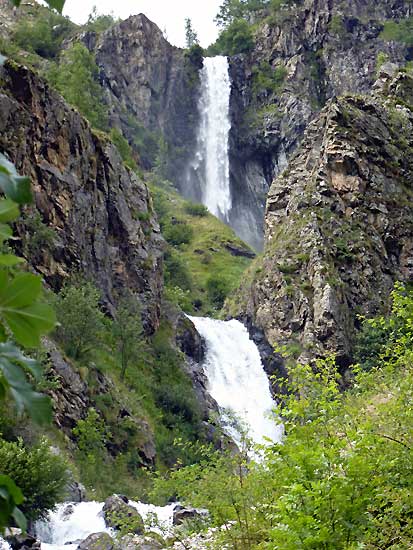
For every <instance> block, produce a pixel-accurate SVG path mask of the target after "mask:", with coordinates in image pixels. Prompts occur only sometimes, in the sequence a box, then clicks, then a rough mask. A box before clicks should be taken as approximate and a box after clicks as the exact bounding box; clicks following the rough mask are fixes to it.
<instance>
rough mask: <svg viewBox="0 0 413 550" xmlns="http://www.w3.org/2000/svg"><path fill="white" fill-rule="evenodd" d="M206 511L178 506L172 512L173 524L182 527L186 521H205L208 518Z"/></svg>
mask: <svg viewBox="0 0 413 550" xmlns="http://www.w3.org/2000/svg"><path fill="white" fill-rule="evenodd" d="M208 515H209V514H208V510H204V509H201V508H185V507H184V506H181V505H180V504H178V505H177V506H175V508H174V511H173V524H174V525H182V524H183V523H184V522H185V521H187V520H194V519H197V520H205V519H207V518H208Z"/></svg>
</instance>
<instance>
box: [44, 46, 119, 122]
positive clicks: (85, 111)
mask: <svg viewBox="0 0 413 550" xmlns="http://www.w3.org/2000/svg"><path fill="white" fill-rule="evenodd" d="M48 78H49V80H50V82H51V84H52V85H53V86H55V87H56V88H57V89H58V90H59V92H60V93H61V94H62V95H63V97H64V98H65V99H66V101H68V102H69V103H71V104H72V105H73V106H74V107H76V108H77V109H78V110H79V112H80V113H81V114H82V115H83V116H85V117H86V118H87V119H88V120H89V122H90V123H91V125H92V126H94V127H95V128H98V129H99V130H107V128H108V110H107V107H106V105H105V102H104V97H103V89H102V87H101V86H100V84H99V69H98V66H97V65H96V61H95V56H94V55H93V53H91V52H89V50H88V49H87V48H86V46H84V45H83V44H81V43H76V44H74V45H73V46H72V47H71V48H70V49H69V50H66V51H65V52H64V53H63V54H62V57H61V60H60V64H59V65H58V66H56V67H54V68H53V69H51V70H50V71H49V73H48Z"/></svg>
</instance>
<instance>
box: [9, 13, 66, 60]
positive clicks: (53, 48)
mask: <svg viewBox="0 0 413 550" xmlns="http://www.w3.org/2000/svg"><path fill="white" fill-rule="evenodd" d="M74 28H75V25H74V24H73V23H72V22H71V21H70V20H69V19H67V18H66V17H63V16H62V15H59V14H57V13H54V12H53V11H50V10H48V9H38V10H37V11H36V15H35V16H33V18H31V19H26V18H24V19H21V21H20V22H19V23H18V25H17V27H16V30H15V32H14V35H13V40H14V42H15V43H16V44H17V45H18V46H19V47H20V48H22V49H23V50H26V51H28V52H33V53H36V54H37V55H39V56H40V57H44V58H47V59H54V58H55V57H56V56H57V55H58V54H59V52H60V49H61V46H62V42H63V40H65V39H66V38H68V37H69V36H70V35H71V34H72V33H73V30H74Z"/></svg>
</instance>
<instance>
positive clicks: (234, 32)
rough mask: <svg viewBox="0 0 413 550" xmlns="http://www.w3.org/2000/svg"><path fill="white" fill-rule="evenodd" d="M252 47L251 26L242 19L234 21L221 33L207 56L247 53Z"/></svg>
mask: <svg viewBox="0 0 413 550" xmlns="http://www.w3.org/2000/svg"><path fill="white" fill-rule="evenodd" d="M253 47H254V36H253V33H252V29H251V26H250V25H249V24H248V23H247V21H245V20H244V19H236V20H235V21H234V22H233V23H231V24H230V25H229V26H228V28H226V29H225V30H224V31H222V32H221V34H220V35H219V37H218V39H217V41H216V42H215V44H213V45H212V46H210V47H209V48H208V54H209V55H219V54H221V55H236V54H239V53H248V52H250V51H251V50H252V49H253Z"/></svg>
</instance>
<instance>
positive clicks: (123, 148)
mask: <svg viewBox="0 0 413 550" xmlns="http://www.w3.org/2000/svg"><path fill="white" fill-rule="evenodd" d="M110 138H111V140H112V141H113V143H114V144H115V145H116V147H117V149H118V151H119V154H120V156H121V157H122V160H123V162H124V163H125V164H126V166H127V167H128V168H130V169H131V170H134V171H136V170H137V169H138V166H137V164H136V161H135V159H134V158H133V153H132V149H131V146H130V145H129V142H128V140H127V139H125V137H124V136H123V134H122V132H121V131H120V130H119V129H118V128H112V130H111V131H110Z"/></svg>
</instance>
